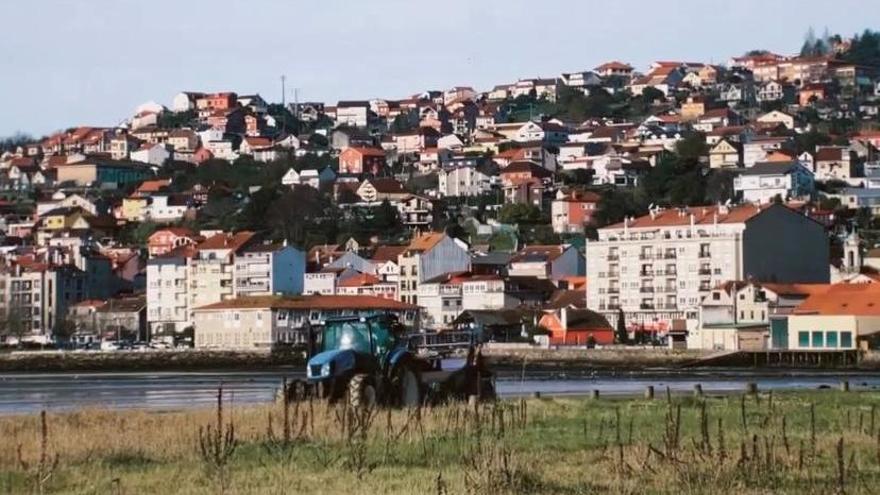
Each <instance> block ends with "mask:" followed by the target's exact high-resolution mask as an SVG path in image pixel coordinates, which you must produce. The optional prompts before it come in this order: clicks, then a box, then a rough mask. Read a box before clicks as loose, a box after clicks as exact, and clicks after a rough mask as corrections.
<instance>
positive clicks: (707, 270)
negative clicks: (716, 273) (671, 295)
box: [697, 268, 712, 275]
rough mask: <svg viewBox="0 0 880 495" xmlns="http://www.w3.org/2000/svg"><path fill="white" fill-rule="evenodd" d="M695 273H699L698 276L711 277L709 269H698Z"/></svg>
mask: <svg viewBox="0 0 880 495" xmlns="http://www.w3.org/2000/svg"><path fill="white" fill-rule="evenodd" d="M697 273H699V274H700V275H712V269H711V268H700V269H699V270H697Z"/></svg>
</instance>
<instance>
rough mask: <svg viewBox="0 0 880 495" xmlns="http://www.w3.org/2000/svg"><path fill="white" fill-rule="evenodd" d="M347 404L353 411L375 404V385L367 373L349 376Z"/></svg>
mask: <svg viewBox="0 0 880 495" xmlns="http://www.w3.org/2000/svg"><path fill="white" fill-rule="evenodd" d="M348 405H349V406H351V408H352V409H353V410H355V411H359V410H361V409H372V408H373V407H375V406H376V386H375V385H374V384H373V381H372V380H371V379H370V376H369V375H363V374H358V375H354V376H353V377H351V380H349V382H348Z"/></svg>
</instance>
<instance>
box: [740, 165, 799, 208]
mask: <svg viewBox="0 0 880 495" xmlns="http://www.w3.org/2000/svg"><path fill="white" fill-rule="evenodd" d="M815 188H816V184H815V181H814V179H813V173H812V172H811V171H810V170H809V169H807V167H805V166H804V165H803V164H802V163H800V162H798V161H797V160H794V161H790V162H762V163H756V164H755V165H754V166H753V167H751V168H747V169H744V170H742V171H741V172H739V175H738V176H737V177H735V178H734V179H733V190H734V192H735V193H736V194H737V195H739V196H741V197H742V199H743V200H744V201H747V202H749V203H769V202H771V201H773V199H774V198H775V197H776V196H779V197H780V198H781V199H783V200H785V199H789V198H791V199H810V198H811V197H812V196H813V194H814V193H815Z"/></svg>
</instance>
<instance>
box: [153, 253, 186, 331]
mask: <svg viewBox="0 0 880 495" xmlns="http://www.w3.org/2000/svg"><path fill="white" fill-rule="evenodd" d="M195 254H196V248H195V246H194V245H192V244H183V245H180V246H178V247H176V248H174V249H173V250H171V251H169V252H166V253H163V254H161V255H158V256H154V257H152V258H151V259H150V260H149V261H147V326H148V328H149V333H150V335H151V336H152V338H153V339H156V340H165V339H167V340H172V341H173V339H174V337H175V336H176V335H180V334H181V333H182V332H183V331H184V330H186V328H187V327H190V326H192V314H191V310H190V305H189V286H188V284H187V281H188V278H189V264H190V260H192V258H193V256H195Z"/></svg>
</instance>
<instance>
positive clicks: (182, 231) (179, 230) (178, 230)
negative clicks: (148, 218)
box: [150, 227, 196, 237]
mask: <svg viewBox="0 0 880 495" xmlns="http://www.w3.org/2000/svg"><path fill="white" fill-rule="evenodd" d="M162 232H170V233H172V234H174V235H176V236H180V237H196V233H195V232H193V231H192V230H190V229H188V228H186V227H165V228H164V229H159V230H157V231H155V232H153V234H152V235H150V237H153V236H154V235H156V234H160V233H162Z"/></svg>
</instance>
